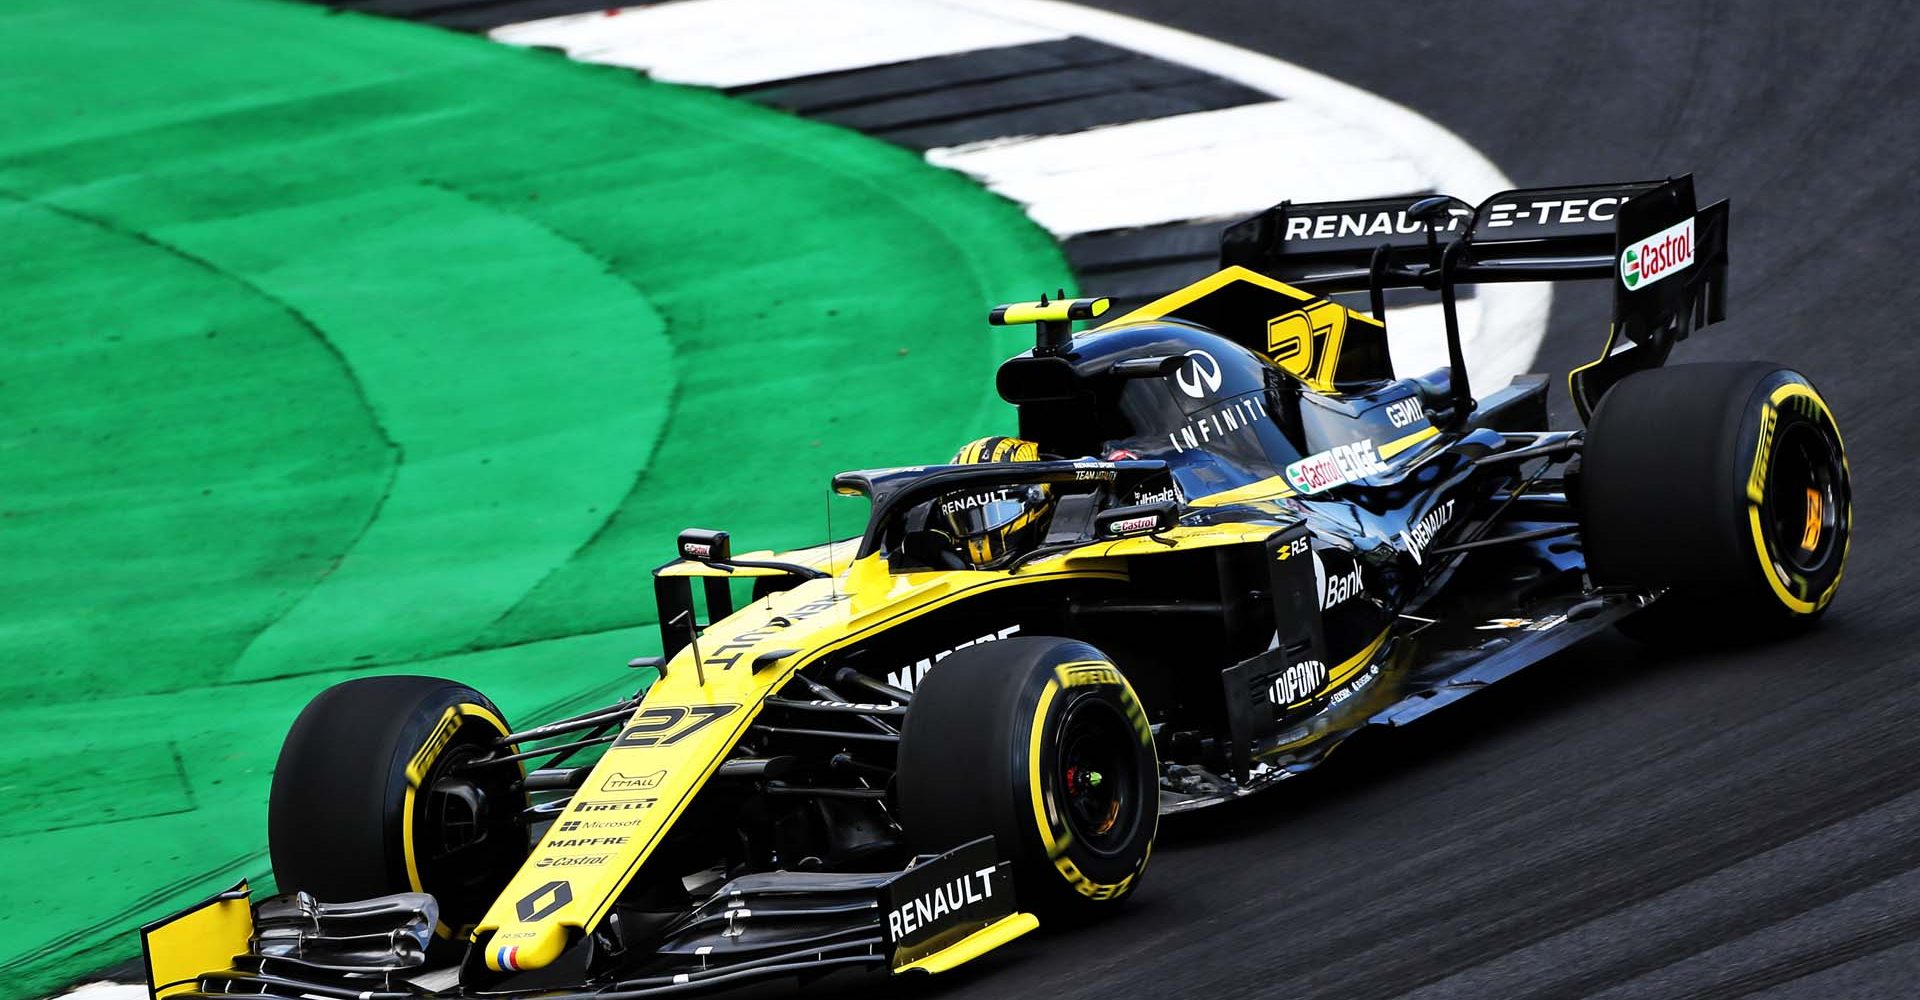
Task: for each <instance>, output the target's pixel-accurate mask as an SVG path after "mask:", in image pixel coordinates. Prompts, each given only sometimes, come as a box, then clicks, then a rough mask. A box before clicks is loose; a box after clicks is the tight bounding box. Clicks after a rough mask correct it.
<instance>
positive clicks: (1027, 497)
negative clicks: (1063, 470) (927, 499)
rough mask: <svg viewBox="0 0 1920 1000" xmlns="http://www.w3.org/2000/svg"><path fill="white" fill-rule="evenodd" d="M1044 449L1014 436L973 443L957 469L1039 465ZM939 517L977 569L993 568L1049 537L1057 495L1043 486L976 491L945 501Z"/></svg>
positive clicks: (956, 460) (955, 458)
mask: <svg viewBox="0 0 1920 1000" xmlns="http://www.w3.org/2000/svg"><path fill="white" fill-rule="evenodd" d="M1039 460H1040V446H1039V445H1037V444H1034V443H1033V442H1032V441H1024V440H1021V439H1020V438H1012V437H984V438H981V439H979V440H978V441H969V442H968V443H967V444H966V445H965V446H964V447H962V448H961V449H960V451H959V452H958V453H956V454H955V455H954V456H953V462H952V464H954V465H974V464H980V463H987V462H1037V461H1039ZM935 512H936V513H937V514H938V515H939V517H940V519H941V521H942V522H943V523H944V524H945V525H946V530H947V533H948V534H949V535H951V536H952V537H953V539H954V541H955V542H957V543H958V544H959V545H960V548H961V554H962V556H964V557H965V559H966V560H967V562H969V563H971V564H972V565H973V567H974V568H975V569H993V568H995V567H998V566H1002V565H1005V564H1006V563H1008V562H1011V561H1013V559H1014V558H1016V557H1017V556H1020V555H1022V554H1024V553H1027V552H1030V551H1032V550H1033V549H1034V547H1036V546H1038V545H1039V543H1040V540H1041V539H1043V538H1045V537H1046V533H1047V522H1048V521H1049V520H1050V515H1051V514H1052V513H1053V491H1052V490H1051V489H1050V488H1048V487H1046V486H1044V485H1042V484H1039V483H1025V484H1018V485H1009V486H993V487H976V488H973V489H970V490H962V491H960V492H957V493H950V494H948V495H946V496H945V497H942V498H941V499H940V501H939V502H938V504H937V505H936V506H935Z"/></svg>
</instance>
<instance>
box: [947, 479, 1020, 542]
mask: <svg viewBox="0 0 1920 1000" xmlns="http://www.w3.org/2000/svg"><path fill="white" fill-rule="evenodd" d="M1027 493H1028V491H1027V490H1025V489H1021V488H1017V487H1008V488H1003V489H992V490H979V491H976V492H973V493H959V494H955V495H953V496H949V497H947V498H946V499H944V500H941V501H940V515H941V517H943V518H945V519H946V522H947V525H948V527H950V528H952V529H953V533H954V534H955V535H958V536H960V537H963V538H973V537H977V536H980V535H984V534H986V533H987V532H990V531H995V530H997V529H1000V528H1004V527H1006V526H1007V525H1010V524H1012V523H1014V522H1015V521H1017V520H1019V519H1020V516H1021V515H1022V514H1024V513H1026V511H1027V504H1028V501H1029V497H1028V496H1027Z"/></svg>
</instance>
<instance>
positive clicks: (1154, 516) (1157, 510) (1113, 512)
mask: <svg viewBox="0 0 1920 1000" xmlns="http://www.w3.org/2000/svg"><path fill="white" fill-rule="evenodd" d="M1179 523H1180V505H1179V504H1178V503H1175V502H1174V501H1172V500H1161V501H1158V502H1155V503H1143V504H1135V505H1134V506H1132V507H1113V508H1109V509H1107V510H1103V511H1101V512H1100V513H1098V514H1096V515H1094V518H1093V536H1094V537H1095V538H1130V537H1132V536H1134V535H1154V534H1159V533H1160V532H1162V531H1167V530H1169V529H1171V528H1173V527H1175V526H1176V525H1178V524H1179Z"/></svg>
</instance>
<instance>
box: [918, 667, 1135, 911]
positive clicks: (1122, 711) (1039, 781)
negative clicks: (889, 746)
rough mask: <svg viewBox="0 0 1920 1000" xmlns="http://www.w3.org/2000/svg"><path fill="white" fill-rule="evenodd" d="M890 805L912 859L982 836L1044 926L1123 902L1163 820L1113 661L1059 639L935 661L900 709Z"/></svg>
mask: <svg viewBox="0 0 1920 1000" xmlns="http://www.w3.org/2000/svg"><path fill="white" fill-rule="evenodd" d="M897 792H898V795H899V804H900V815H901V820H902V825H903V826H904V827H905V828H906V832H907V836H908V839H909V840H910V842H911V843H912V844H913V846H914V848H915V849H916V850H918V851H920V852H923V853H935V852H942V851H946V850H949V849H951V848H953V847H955V846H958V845H960V844H963V843H966V842H967V841H971V840H975V839H978V838H980V837H984V836H988V835H991V836H993V837H994V839H995V842H996V845H997V848H998V850H999V852H1000V856H1001V858H1002V859H1005V860H1010V861H1012V862H1013V872H1014V879H1015V884H1016V886H1017V887H1018V893H1019V896H1018V899H1019V902H1020V906H1021V908H1022V909H1025V910H1030V911H1033V912H1035V913H1038V914H1040V915H1041V916H1043V917H1046V918H1049V919H1055V920H1059V919H1067V920H1081V919H1085V918H1087V917H1091V916H1095V915H1098V914H1101V913H1105V912H1107V911H1110V910H1111V909H1112V908H1113V907H1114V906H1116V905H1118V904H1119V903H1120V902H1121V901H1122V900H1124V899H1126V897H1127V896H1128V895H1130V894H1131V893H1132V892H1133V890H1134V887H1135V886H1136V885H1138V884H1139V878H1140V873H1141V872H1142V870H1144V869H1145V867H1146V864H1147V857H1148V855H1149V854H1150V853H1151V852H1152V849H1153V836H1154V833H1155V830H1156V829H1157V827H1158V825H1159V819H1160V773H1159V762H1158V759H1157V757H1156V755H1155V752H1154V745H1153V734H1152V732H1151V731H1150V730H1149V728H1148V723H1147V715H1146V711H1145V710H1144V709H1143V708H1142V707H1141V705H1140V701H1139V699H1138V698H1137V697H1135V695H1134V693H1133V688H1132V686H1131V685H1129V684H1128V683H1127V680H1126V678H1125V677H1124V676H1122V675H1121V673H1120V671H1119V669H1118V668H1116V667H1115V666H1114V665H1113V663H1112V661H1110V660H1109V659H1108V658H1107V657H1106V656H1105V655H1104V654H1102V653H1101V652H1100V651H1099V650H1097V649H1095V648H1093V647H1092V646H1089V645H1087V644H1086V643H1083V642H1076V641H1073V640H1069V639H1056V638H1045V637H1031V638H1019V639H1004V640H1001V641H999V642H994V643H982V644H980V645H977V646H973V647H970V648H968V649H963V650H960V651H959V652H957V653H954V654H953V655H951V656H949V657H947V658H946V659H944V660H942V661H941V662H940V665H939V667H937V668H936V669H934V670H933V671H932V672H931V673H929V674H927V676H926V677H925V678H923V679H922V680H921V681H920V683H919V684H918V686H917V687H916V688H915V689H914V694H913V701H912V703H911V704H910V705H909V706H908V709H907V717H906V721H905V723H904V725H903V727H902V733H901V738H900V758H899V770H898V774H897Z"/></svg>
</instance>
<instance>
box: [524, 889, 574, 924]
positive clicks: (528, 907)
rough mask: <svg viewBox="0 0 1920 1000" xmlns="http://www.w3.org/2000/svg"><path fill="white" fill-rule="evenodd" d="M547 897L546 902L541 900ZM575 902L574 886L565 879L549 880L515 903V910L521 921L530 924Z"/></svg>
mask: <svg viewBox="0 0 1920 1000" xmlns="http://www.w3.org/2000/svg"><path fill="white" fill-rule="evenodd" d="M549 896H550V897H551V898H547V897H549ZM543 898H545V899H547V901H546V902H544V903H542V902H541V900H542V899H543ZM571 902H573V887H572V886H570V885H568V884H567V883H566V882H564V881H560V882H548V883H547V884H546V885H543V886H541V887H540V888H538V889H535V890H533V891H532V892H530V893H527V895H526V898H524V899H522V900H520V902H518V903H515V904H514V906H513V912H514V913H516V914H519V916H520V922H521V923H523V924H530V923H533V922H534V921H536V920H544V919H546V918H547V917H551V916H553V914H554V911H556V910H558V909H560V908H561V907H562V906H565V905H567V904H568V903H571Z"/></svg>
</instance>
